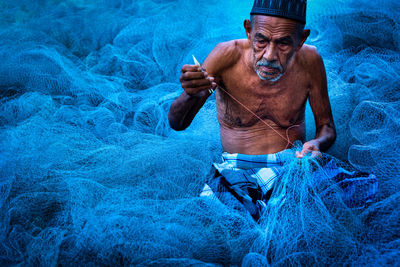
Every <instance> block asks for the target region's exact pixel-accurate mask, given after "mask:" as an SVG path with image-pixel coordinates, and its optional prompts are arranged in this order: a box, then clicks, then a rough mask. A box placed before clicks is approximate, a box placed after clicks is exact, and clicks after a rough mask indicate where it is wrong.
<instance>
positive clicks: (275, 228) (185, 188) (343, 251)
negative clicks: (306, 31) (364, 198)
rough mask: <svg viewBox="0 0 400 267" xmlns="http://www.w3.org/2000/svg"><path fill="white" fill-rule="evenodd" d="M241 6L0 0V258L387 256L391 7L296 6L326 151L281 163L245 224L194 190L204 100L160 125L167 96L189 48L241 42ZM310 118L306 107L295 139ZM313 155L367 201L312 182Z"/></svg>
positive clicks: (214, 130)
mask: <svg viewBox="0 0 400 267" xmlns="http://www.w3.org/2000/svg"><path fill="white" fill-rule="evenodd" d="M251 5H252V1H239V0H237V1H225V0H224V1H216V0H212V1H207V2H204V1H199V0H196V1H188V0H171V1H158V0H143V1H132V0H116V1H115V0H113V1H111V0H102V1H94V0H91V1H82V0H65V1H60V0H47V1H43V0H36V1H26V0H17V1H0V7H1V13H2V15H1V16H0V26H1V27H0V29H1V30H0V60H1V63H2V64H0V174H1V175H0V177H1V178H0V263H1V265H3V266H4V265H17V264H19V265H26V266H37V265H42V266H55V265H58V264H62V265H66V266H70V265H84V264H95V265H110V266H111V265H112V266H114V265H143V266H149V265H150V266H151V265H153V266H160V265H162V266H192V265H201V266H202V265H205V266H207V265H208V266H219V265H237V266H240V265H242V266H265V265H278V266H281V265H312V264H315V265H333V264H340V265H352V264H354V265H391V264H396V263H398V262H399V260H400V249H399V247H400V243H399V242H400V241H399V240H400V234H399V233H400V214H399V211H398V208H397V207H398V203H399V201H400V193H399V192H400V180H399V179H400V172H399V166H400V165H399V163H400V153H399V152H400V149H399V147H400V138H399V136H400V120H399V118H400V114H399V113H400V102H399V101H400V79H399V78H400V77H399V75H400V56H399V48H400V31H399V25H400V24H399V17H400V5H399V3H398V1H395V0H393V1H391V0H387V1H378V2H377V1H374V2H372V1H366V0H352V1H342V0H335V1H329V3H327V2H326V1H322V0H313V1H309V8H308V25H307V27H308V28H310V29H311V36H310V38H309V39H308V41H307V43H308V44H311V45H315V46H316V47H317V48H318V50H319V51H320V53H321V55H322V57H323V58H324V62H325V66H326V69H327V76H328V87H329V95H330V99H331V104H332V109H333V114H334V118H335V123H336V127H337V132H338V138H337V140H336V143H335V144H334V146H333V147H332V148H331V149H330V150H329V151H328V153H329V154H330V155H332V156H329V155H327V154H324V156H323V158H322V159H321V160H320V161H318V160H313V159H310V158H306V159H304V160H297V159H295V158H293V160H292V161H290V163H289V164H288V165H287V172H285V174H284V175H283V176H282V177H281V178H280V179H279V182H278V183H277V185H276V190H275V191H274V194H273V196H272V199H271V200H272V201H271V202H270V203H269V205H268V208H267V210H266V212H265V213H264V215H263V217H262V219H261V221H260V223H256V222H255V221H254V220H253V219H252V218H251V216H250V215H249V214H247V213H246V212H244V211H241V210H236V209H232V208H230V207H228V206H225V205H222V204H220V203H217V202H215V201H213V200H210V199H206V198H200V197H198V193H199V191H200V190H201V189H202V187H203V185H204V183H205V181H206V180H207V179H208V177H210V175H212V173H211V163H212V162H215V161H219V160H220V154H221V152H222V148H221V145H220V139H219V126H218V123H217V119H216V103H215V96H214V95H213V96H212V97H210V99H208V100H207V102H206V104H205V105H204V107H203V108H202V110H201V111H200V113H199V114H198V115H197V116H196V118H195V120H194V121H193V123H192V125H191V126H190V127H189V128H188V129H187V130H186V131H184V132H175V131H172V130H171V129H170V127H169V124H168V119H167V114H168V110H169V106H170V104H171V103H172V101H173V100H174V99H175V98H176V97H177V96H179V95H180V93H181V92H182V89H181V87H180V85H179V83H178V77H179V75H180V68H181V66H182V65H183V64H191V63H192V59H191V56H192V54H194V55H196V57H197V58H198V59H199V61H203V60H204V59H205V57H206V56H207V55H208V53H209V52H210V51H211V49H212V48H213V47H214V46H215V45H216V44H217V43H219V42H222V41H226V40H231V39H234V38H245V35H244V30H243V29H242V22H243V19H244V18H247V17H248V16H249V15H248V13H249V11H250V9H251ZM377 5H379V9H378V8H376V6H377ZM313 121H314V119H313V115H312V112H311V109H310V108H309V107H308V108H307V110H306V123H307V136H308V138H309V139H310V138H313V135H314V133H315V127H314V125H313ZM293 149H298V147H295V148H293ZM330 160H333V162H335V164H336V165H338V166H342V167H344V168H345V169H348V170H351V169H353V168H355V169H357V170H360V171H363V172H368V173H373V174H375V175H376V177H377V178H378V180H379V192H378V195H377V196H376V199H375V201H374V202H372V203H369V204H368V205H366V206H364V207H362V208H359V209H353V208H350V207H349V205H348V203H347V202H346V201H345V200H344V199H343V189H342V188H340V187H338V186H337V185H336V184H335V183H334V182H333V181H331V180H329V179H325V180H323V179H322V180H323V181H324V182H316V180H315V179H316V178H315V175H314V173H316V172H317V173H319V174H320V177H322V178H323V177H324V175H326V173H324V171H325V168H323V167H322V166H324V164H325V163H326V162H329V161H330ZM328 189H329V190H328ZM362 193H363V192H356V193H355V194H362Z"/></svg>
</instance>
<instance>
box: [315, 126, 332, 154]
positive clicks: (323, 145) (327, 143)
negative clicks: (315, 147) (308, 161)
mask: <svg viewBox="0 0 400 267" xmlns="http://www.w3.org/2000/svg"><path fill="white" fill-rule="evenodd" d="M314 140H316V141H317V142H318V144H319V149H320V150H321V151H326V150H328V149H329V148H330V147H331V146H332V145H333V143H334V142H335V140H336V129H335V126H332V125H323V126H321V127H320V128H319V129H318V130H317V134H316V137H315V139H314Z"/></svg>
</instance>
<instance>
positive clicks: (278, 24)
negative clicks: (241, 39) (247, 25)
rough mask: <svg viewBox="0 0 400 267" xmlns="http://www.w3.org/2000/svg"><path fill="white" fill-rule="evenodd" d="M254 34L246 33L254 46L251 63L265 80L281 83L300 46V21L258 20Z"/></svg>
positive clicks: (267, 17)
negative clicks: (279, 81) (280, 80)
mask: <svg viewBox="0 0 400 267" xmlns="http://www.w3.org/2000/svg"><path fill="white" fill-rule="evenodd" d="M252 24H253V26H252V28H251V32H249V31H248V29H246V31H247V33H248V36H249V37H250V38H249V41H250V43H251V46H252V58H251V62H252V65H253V68H254V71H255V72H256V73H257V75H258V76H259V77H260V79H262V80H267V81H271V82H276V81H278V80H279V79H280V78H281V77H282V76H283V74H284V73H285V72H286V70H287V67H288V65H289V63H290V60H291V59H292V58H293V55H294V53H295V51H296V48H297V47H298V46H299V43H300V36H299V25H298V23H297V22H296V21H293V20H290V19H285V18H278V17H270V16H259V15H256V16H254V21H253V23H252Z"/></svg>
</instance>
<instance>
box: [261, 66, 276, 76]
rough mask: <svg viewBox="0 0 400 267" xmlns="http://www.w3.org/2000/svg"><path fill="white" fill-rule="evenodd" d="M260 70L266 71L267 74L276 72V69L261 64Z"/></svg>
mask: <svg viewBox="0 0 400 267" xmlns="http://www.w3.org/2000/svg"><path fill="white" fill-rule="evenodd" d="M261 70H262V71H263V72H264V73H267V74H275V73H277V72H278V69H275V68H269V67H265V66H261Z"/></svg>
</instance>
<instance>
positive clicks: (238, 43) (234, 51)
mask: <svg viewBox="0 0 400 267" xmlns="http://www.w3.org/2000/svg"><path fill="white" fill-rule="evenodd" d="M246 46H249V45H248V41H247V39H237V40H231V41H227V42H221V43H219V44H217V45H216V46H215V48H214V49H213V50H212V51H211V53H210V55H209V56H208V57H207V59H206V61H205V64H206V65H208V68H209V69H212V70H213V72H215V73H221V72H222V71H223V70H225V69H227V68H230V67H232V66H234V65H235V64H236V63H237V62H239V60H240V58H241V57H242V55H243V53H244V51H245V49H246V48H247V47H246Z"/></svg>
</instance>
